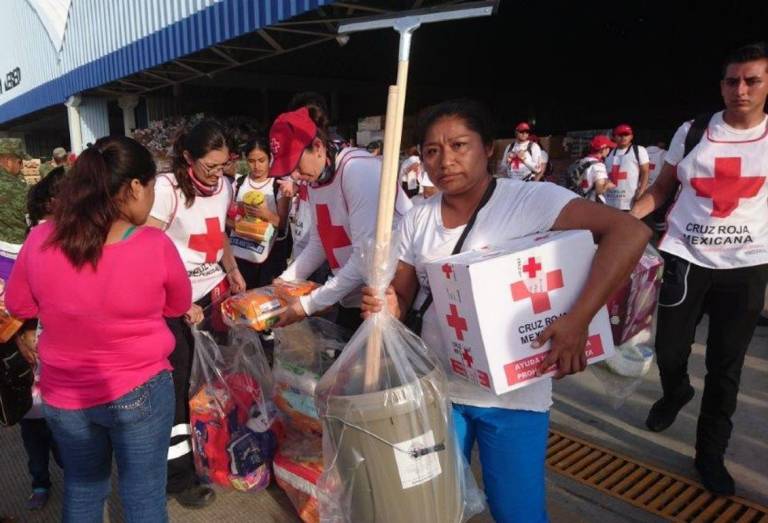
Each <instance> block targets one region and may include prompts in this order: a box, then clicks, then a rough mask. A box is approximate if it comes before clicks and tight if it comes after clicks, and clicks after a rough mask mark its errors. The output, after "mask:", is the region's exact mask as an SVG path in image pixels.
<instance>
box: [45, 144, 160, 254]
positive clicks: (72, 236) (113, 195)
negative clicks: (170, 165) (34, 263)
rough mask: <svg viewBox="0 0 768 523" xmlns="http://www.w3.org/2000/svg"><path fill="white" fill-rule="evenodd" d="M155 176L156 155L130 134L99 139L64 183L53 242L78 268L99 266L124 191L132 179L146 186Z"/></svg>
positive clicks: (55, 212) (64, 179)
mask: <svg viewBox="0 0 768 523" xmlns="http://www.w3.org/2000/svg"><path fill="white" fill-rule="evenodd" d="M154 177H155V162H154V160H153V159H152V155H151V154H149V151H148V150H147V149H146V148H145V147H144V146H143V145H141V144H140V143H139V142H137V141H136V140H133V139H131V138H128V137H126V136H109V137H106V138H101V139H99V140H97V141H96V143H95V144H94V145H93V146H92V147H90V148H88V149H86V150H85V151H83V152H82V153H81V154H80V156H79V157H78V158H77V161H76V162H75V165H74V166H73V167H72V169H70V170H69V172H67V174H66V176H64V178H63V179H62V181H61V183H60V185H59V193H58V196H57V198H56V201H55V204H54V206H53V221H54V224H55V226H54V232H53V234H52V235H51V238H50V240H49V244H50V245H54V246H56V247H58V248H60V249H61V250H62V251H63V252H64V255H65V256H66V257H67V259H69V261H70V262H71V263H72V265H74V266H75V267H77V268H78V269H80V268H82V267H83V266H84V265H85V264H91V265H92V266H93V267H94V268H96V265H97V264H98V262H99V259H100V258H101V254H102V250H103V248H104V243H105V242H106V241H107V234H108V233H109V229H110V227H111V226H112V224H113V223H114V221H115V220H116V219H117V218H119V216H120V208H119V204H120V200H121V198H122V197H123V195H122V194H121V193H122V191H123V189H124V188H125V187H126V186H127V185H128V184H129V183H130V182H131V180H134V179H135V180H139V182H141V184H142V185H146V184H148V183H149V182H150V181H152V179H153V178H154Z"/></svg>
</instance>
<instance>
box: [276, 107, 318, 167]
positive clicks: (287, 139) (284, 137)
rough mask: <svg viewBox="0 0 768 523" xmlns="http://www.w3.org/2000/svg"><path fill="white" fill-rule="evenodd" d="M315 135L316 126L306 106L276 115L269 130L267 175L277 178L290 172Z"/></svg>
mask: <svg viewBox="0 0 768 523" xmlns="http://www.w3.org/2000/svg"><path fill="white" fill-rule="evenodd" d="M315 136H317V126H316V125H315V122H313V121H312V118H310V117H309V111H308V110H307V108H306V107H302V108H301V109H297V110H295V111H290V112H287V113H283V114H281V115H280V116H278V117H277V118H276V119H275V121H274V123H273V124H272V127H271V128H270V130H269V150H270V152H271V153H272V163H271V165H270V166H269V175H270V176H274V177H276V178H279V177H281V176H285V175H288V174H291V173H292V172H293V171H294V170H295V169H296V167H297V166H298V165H299V160H300V159H301V155H302V153H303V152H304V149H306V148H307V146H309V144H311V143H312V140H314V139H315Z"/></svg>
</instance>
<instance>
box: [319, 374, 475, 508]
mask: <svg viewBox="0 0 768 523" xmlns="http://www.w3.org/2000/svg"><path fill="white" fill-rule="evenodd" d="M386 371H387V369H382V372H386ZM357 372H362V369H357V370H356V372H354V374H357ZM355 377H357V376H355ZM437 383H439V381H438V378H437V375H436V373H434V372H432V373H430V374H428V375H426V376H423V377H421V378H420V379H419V380H418V381H417V382H413V383H407V384H402V385H400V386H397V387H393V388H389V389H387V390H383V391H378V392H372V393H367V394H359V395H351V396H330V397H329V398H328V408H327V413H326V415H325V416H324V419H323V421H324V429H325V431H326V432H327V434H328V435H329V436H330V437H331V438H332V440H333V441H334V443H335V445H336V448H337V449H338V452H337V457H336V468H337V470H338V473H339V476H340V478H339V479H340V481H341V483H342V485H343V488H344V495H345V497H344V498H342V499H343V500H344V501H345V502H346V501H348V502H349V509H350V513H349V514H347V516H348V521H353V522H355V523H363V522H370V523H384V522H387V523H395V522H396V523H407V522H412V521H413V522H415V521H418V522H424V523H432V522H434V523H454V522H455V523H459V522H460V521H461V517H462V511H463V499H462V495H461V494H462V491H461V479H462V478H461V477H460V470H459V466H458V459H457V455H456V449H455V441H454V438H455V436H454V431H453V427H452V426H447V423H446V422H447V421H448V422H449V421H450V418H449V417H447V416H446V414H445V412H444V411H443V408H444V407H443V406H444V405H445V404H444V399H442V398H441V397H440V396H439V393H438V385H437ZM358 390H360V389H358ZM446 418H447V419H446Z"/></svg>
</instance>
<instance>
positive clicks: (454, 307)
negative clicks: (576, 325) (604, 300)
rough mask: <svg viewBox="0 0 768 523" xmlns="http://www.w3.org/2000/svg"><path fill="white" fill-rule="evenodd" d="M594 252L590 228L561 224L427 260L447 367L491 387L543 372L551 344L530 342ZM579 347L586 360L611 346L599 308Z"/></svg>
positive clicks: (569, 301)
mask: <svg viewBox="0 0 768 523" xmlns="http://www.w3.org/2000/svg"><path fill="white" fill-rule="evenodd" d="M594 254H595V246H594V243H593V240H592V235H591V233H590V232H589V231H563V232H548V233H543V234H539V235H534V236H527V237H524V238H519V239H517V240H512V241H509V242H505V243H504V244H502V245H499V246H498V247H493V248H485V249H481V250H476V251H468V252H465V253H461V254H457V255H455V256H450V257H447V258H443V259H440V260H436V261H434V262H432V263H430V264H429V265H428V266H427V272H428V274H429V284H430V288H431V290H432V294H433V296H434V305H435V308H436V312H437V315H438V318H439V319H440V328H441V331H442V335H443V339H444V341H445V344H446V346H448V347H450V348H451V351H452V356H451V358H450V360H451V366H452V371H453V372H454V373H455V374H456V375H458V376H461V377H462V378H464V379H467V380H469V381H471V382H473V383H475V384H477V385H479V386H481V387H483V388H485V389H487V390H489V391H492V392H493V393H495V394H503V393H505V392H509V391H511V390H514V389H518V388H520V387H524V386H526V385H529V384H531V383H534V382H536V381H539V380H541V379H544V376H542V377H536V370H537V369H538V367H539V366H540V364H541V362H542V361H543V360H544V358H545V357H546V354H547V353H548V351H549V349H550V347H549V345H550V344H549V343H546V344H544V346H543V347H541V348H539V349H533V348H532V347H531V343H532V342H533V341H534V340H535V339H536V338H537V336H538V335H539V334H541V332H542V331H543V330H544V329H545V328H546V327H547V326H548V325H550V324H551V323H552V322H554V321H555V320H557V319H558V318H559V317H561V316H563V315H565V314H567V313H568V311H569V310H570V309H571V307H572V306H573V304H574V303H575V302H576V300H577V298H578V296H579V295H580V293H581V291H582V289H583V287H584V285H585V283H586V281H587V276H588V274H589V271H590V268H591V265H592V259H593V257H594ZM586 351H587V359H588V362H589V363H595V362H597V361H601V360H603V359H605V358H607V357H609V356H611V355H612V354H613V352H614V347H613V339H612V336H611V325H610V322H609V320H608V312H607V309H606V308H605V307H603V308H602V309H600V311H599V312H598V313H597V315H596V316H595V317H594V319H593V320H592V323H591V324H590V326H589V338H588V341H587V346H586ZM555 370H556V369H555V368H551V369H550V370H549V371H548V372H547V373H546V374H545V376H551V375H552V374H554V372H555Z"/></svg>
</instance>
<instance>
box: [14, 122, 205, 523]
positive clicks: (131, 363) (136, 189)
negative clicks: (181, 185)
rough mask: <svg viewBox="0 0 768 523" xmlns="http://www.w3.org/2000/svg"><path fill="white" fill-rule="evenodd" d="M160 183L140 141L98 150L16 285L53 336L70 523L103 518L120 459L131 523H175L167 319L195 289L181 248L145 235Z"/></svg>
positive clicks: (30, 250) (49, 409)
mask: <svg viewBox="0 0 768 523" xmlns="http://www.w3.org/2000/svg"><path fill="white" fill-rule="evenodd" d="M154 185H155V164H154V162H153V160H152V157H151V156H150V154H149V152H148V151H147V150H146V149H145V148H144V147H142V146H141V145H140V144H139V143H138V142H136V141H134V140H132V139H130V138H126V137H109V138H102V139H100V140H98V141H97V142H96V144H95V145H94V146H93V147H91V148H89V149H87V150H86V151H84V152H83V153H82V154H81V155H80V157H79V158H78V160H77V162H76V164H75V166H74V167H73V168H72V170H71V171H70V172H69V173H68V174H67V176H66V177H65V179H64V180H63V182H62V186H61V189H60V192H59V196H58V199H57V203H56V208H55V209H54V216H53V220H52V221H50V222H46V223H44V224H42V225H39V226H37V227H35V228H34V229H33V230H32V232H31V233H30V234H29V237H28V238H27V241H26V242H25V244H24V246H23V248H22V250H21V252H20V253H19V257H18V260H17V262H16V265H15V266H14V269H13V272H12V273H11V277H10V280H9V282H8V288H7V290H6V292H7V294H6V303H7V306H8V308H9V310H10V311H11V312H12V313H13V314H14V315H15V316H17V317H20V318H34V317H38V318H40V321H41V322H42V324H43V326H44V328H43V332H42V335H41V337H40V340H39V358H40V361H41V363H42V373H41V377H40V388H41V392H42V396H43V411H44V413H45V417H46V420H47V421H48V423H49V425H50V427H51V431H52V432H53V436H54V439H55V440H56V443H57V445H58V446H59V449H60V452H61V457H62V461H63V464H64V484H65V488H64V508H63V513H62V520H63V521H64V522H70V521H71V522H78V523H80V522H92V521H101V520H102V514H103V505H104V500H105V499H106V498H107V496H108V495H109V492H110V468H111V462H112V455H113V453H114V457H115V460H116V461H117V465H118V472H119V479H120V481H119V485H120V497H121V500H122V504H123V507H124V512H125V519H126V521H128V522H132V521H136V522H139V521H140V522H142V523H146V522H164V521H167V519H168V518H167V512H166V499H165V482H166V472H165V458H166V455H167V452H168V444H169V441H170V433H171V423H172V421H173V413H174V389H173V383H172V380H171V375H170V371H171V365H170V364H169V362H168V355H169V354H170V352H171V350H172V349H173V346H174V338H173V335H172V334H171V332H170V331H169V330H168V327H167V325H166V323H165V320H164V317H178V316H182V315H183V314H184V313H185V312H187V311H188V310H189V308H190V306H191V286H190V282H189V278H188V277H187V273H186V270H185V269H184V265H183V264H182V262H181V259H180V258H179V255H178V252H177V251H176V248H175V247H174V246H173V243H172V242H171V241H170V240H169V239H168V238H167V237H166V235H165V234H163V232H162V231H160V230H158V229H155V228H152V227H141V225H142V224H144V222H145V221H146V219H147V216H148V215H149V210H150V209H151V207H152V202H153V201H154Z"/></svg>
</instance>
